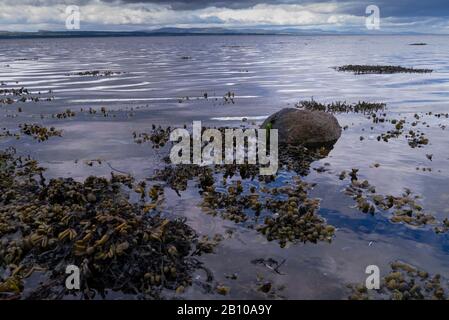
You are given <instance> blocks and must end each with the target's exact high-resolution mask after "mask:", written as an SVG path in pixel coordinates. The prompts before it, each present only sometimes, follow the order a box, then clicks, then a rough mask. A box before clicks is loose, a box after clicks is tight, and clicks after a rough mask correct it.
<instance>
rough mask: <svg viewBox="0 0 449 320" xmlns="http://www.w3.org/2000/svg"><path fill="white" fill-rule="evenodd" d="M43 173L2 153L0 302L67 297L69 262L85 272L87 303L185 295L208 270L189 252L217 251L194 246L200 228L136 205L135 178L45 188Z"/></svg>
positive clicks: (24, 160)
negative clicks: (112, 295)
mask: <svg viewBox="0 0 449 320" xmlns="http://www.w3.org/2000/svg"><path fill="white" fill-rule="evenodd" d="M43 172H44V169H43V168H41V167H39V165H38V163H37V162H36V161H35V160H32V159H30V158H26V157H17V156H16V155H15V153H14V151H13V150H10V151H7V152H2V153H0V192H1V198H0V239H1V242H0V272H1V273H0V298H2V299H19V298H25V299H26V298H33V299H36V298H39V299H42V298H45V299H50V298H63V297H64V296H65V295H67V294H69V292H68V290H67V289H66V288H65V286H64V283H65V277H66V275H65V269H66V266H67V265H71V264H72V265H76V266H79V267H80V269H81V272H82V277H81V281H82V283H81V287H82V288H81V289H82V291H81V292H82V297H83V298H93V297H95V295H96V294H97V293H98V294H100V295H101V296H103V297H104V296H105V295H106V294H107V293H108V291H110V290H112V291H118V292H121V293H123V294H131V295H137V296H138V297H141V298H161V297H163V295H162V291H163V289H168V290H176V292H182V291H183V290H184V288H185V287H187V286H189V285H191V284H192V277H191V274H192V272H193V271H194V270H197V269H199V268H203V267H202V265H201V263H200V262H198V261H197V260H196V259H195V258H193V257H192V256H191V254H192V253H194V252H195V251H196V252H208V251H211V250H209V249H207V248H208V245H207V244H205V241H204V240H203V241H200V242H199V247H198V248H196V247H195V244H196V243H197V235H196V233H195V232H194V230H192V229H191V228H190V227H188V226H187V225H186V224H185V223H184V221H182V220H168V219H164V218H162V217H161V216H160V215H159V212H158V210H157V201H152V204H153V205H152V206H151V207H150V208H151V210H148V205H145V204H144V203H131V202H130V201H129V199H128V196H127V194H126V192H125V191H126V190H129V188H130V187H133V179H132V178H131V177H129V176H125V175H114V174H112V177H111V178H110V179H106V178H101V177H93V176H91V177H89V178H87V179H86V180H85V181H84V182H76V181H74V180H73V179H62V178H58V179H52V180H50V181H48V182H47V181H46V180H45V178H44V176H43ZM140 187H141V188H142V183H141V184H140ZM151 194H154V192H150V195H151ZM143 198H145V196H143ZM152 198H153V199H154V197H152ZM156 199H157V196H156ZM146 212H148V213H146ZM30 278H33V279H34V281H36V280H37V281H38V282H39V284H38V285H36V286H35V287H32V285H30V283H32V282H33V281H28V279H30ZM209 278H210V276H209Z"/></svg>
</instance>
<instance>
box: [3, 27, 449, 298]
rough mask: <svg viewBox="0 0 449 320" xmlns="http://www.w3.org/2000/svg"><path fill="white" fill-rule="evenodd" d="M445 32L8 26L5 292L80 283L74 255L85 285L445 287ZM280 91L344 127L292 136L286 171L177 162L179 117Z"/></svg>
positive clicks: (196, 293) (234, 115) (428, 291)
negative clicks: (46, 34) (126, 32)
mask: <svg viewBox="0 0 449 320" xmlns="http://www.w3.org/2000/svg"><path fill="white" fill-rule="evenodd" d="M415 43H426V45H425V46H424V45H419V46H418V45H410V44H415ZM447 43H448V42H447V37H445V36H384V37H381V36H372V37H370V36H338V37H337V36H329V37H328V36H317V37H308V36H304V37H290V36H285V37H284V36H214V37H201V36H194V37H157V38H152V37H147V38H104V39H102V38H95V39H36V40H32V39H26V40H0V84H1V85H0V93H1V95H0V130H1V131H0V144H1V146H0V147H1V148H0V149H1V150H2V151H1V152H2V157H1V161H0V165H1V176H2V180H1V182H0V187H1V188H2V194H1V198H0V201H1V208H0V237H1V243H0V283H1V284H0V298H5V299H13V298H14V299H16V298H73V295H72V294H71V293H69V292H67V291H66V290H65V287H64V276H65V274H64V266H65V265H66V264H69V263H73V264H76V265H79V266H80V267H84V269H83V270H84V279H88V280H86V282H85V283H84V287H83V288H84V289H85V290H84V291H83V292H82V293H79V292H78V293H75V295H76V296H77V297H81V296H83V295H84V298H92V297H96V298H102V297H106V298H162V297H163V298H173V297H176V298H212V299H220V298H226V299H228V298H235V299H245V298H258V299H259V298H260V299H270V298H271V299H273V298H274V299H329V298H330V299H347V298H356V299H364V298H382V299H422V298H425V299H432V298H446V297H447V295H449V291H448V290H447V288H446V287H447V279H448V278H449V274H448V271H447V270H449V269H448V264H449V259H448V257H447V253H448V250H449V246H448V244H449V238H448V232H447V231H448V228H449V223H448V220H447V218H448V215H449V206H448V199H449V182H448V181H449V180H448V179H449V169H448V168H449V166H448V164H449V150H448V148H447V146H448V142H449V137H448V131H447V130H448V129H446V127H447V126H448V125H449V119H448V117H449V116H448V113H449V106H448V103H449V90H448V89H449V64H448V61H449V53H448V52H449V50H448V49H449V45H448V44H447ZM344 66H346V67H347V66H352V67H354V66H355V67H357V68H356V69H354V68H353V69H351V70H349V71H351V72H338V68H339V67H344ZM362 66H368V67H369V68H367V69H366V68H365V69H363V68H361V67H362ZM380 66H390V67H388V68H383V69H381V71H382V72H379V73H380V74H378V73H376V72H375V71H376V68H375V67H380ZM391 66H393V67H391ZM399 66H400V67H401V68H402V67H403V68H407V69H397V68H398V67H399ZM373 68H374V69H373ZM395 68H396V70H399V72H403V73H394V72H393V71H394V70H395ZM358 70H359V71H360V72H359V71H358ZM404 70H405V71H404ZM413 70H426V72H418V73H414V72H411V71H413ZM427 70H432V72H427ZM342 71H346V70H342ZM404 72H405V73H404ZM354 73H357V74H354ZM285 107H290V108H298V109H305V110H310V111H317V110H318V111H322V112H328V113H331V114H333V115H334V116H335V117H336V118H337V119H338V122H339V124H340V125H341V127H342V135H341V137H340V138H339V139H338V141H337V142H336V143H335V145H333V146H332V147H331V148H328V149H325V150H323V149H317V150H312V149H307V148H303V147H289V148H287V147H281V149H280V155H279V158H280V164H281V168H280V170H279V171H278V174H277V175H276V176H273V177H272V176H266V177H260V176H259V175H258V169H257V170H255V168H253V167H251V166H240V167H238V166H237V167H236V166H232V167H222V166H210V167H195V166H194V167H192V166H188V165H186V166H171V165H170V164H169V163H167V161H166V156H167V154H168V152H169V150H170V146H171V144H170V142H168V141H167V137H168V133H169V132H170V130H171V129H173V128H178V127H179V128H182V127H184V125H186V127H187V128H190V127H191V125H192V121H202V124H203V126H206V127H217V128H223V127H232V128H237V127H242V128H256V127H258V126H260V125H261V124H262V123H263V122H264V120H265V119H266V118H267V117H268V116H270V115H271V114H273V113H275V112H277V111H279V110H281V109H282V108H285ZM153 125H154V126H153ZM41 168H45V170H43V169H41ZM92 176H95V178H93V177H92ZM89 177H90V178H89ZM52 179H53V180H52ZM368 265H377V266H379V268H380V271H381V286H382V288H381V290H380V291H378V292H369V291H368V292H366V290H365V289H364V288H363V287H361V286H360V285H361V284H364V282H365V279H366V277H367V274H365V269H366V267H367V266H368ZM131 275H134V276H131ZM348 285H349V286H348ZM86 287H89V290H86Z"/></svg>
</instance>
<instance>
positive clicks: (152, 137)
mask: <svg viewBox="0 0 449 320" xmlns="http://www.w3.org/2000/svg"><path fill="white" fill-rule="evenodd" d="M170 133H171V128H170V127H167V128H163V127H161V126H157V127H156V126H155V125H154V124H153V126H152V130H151V132H150V133H145V132H142V133H137V132H133V137H134V142H135V143H137V144H141V143H144V142H147V141H150V142H151V144H152V147H153V149H159V148H163V147H164V146H165V145H166V144H167V142H168V141H169V140H170Z"/></svg>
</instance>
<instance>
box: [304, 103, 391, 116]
mask: <svg viewBox="0 0 449 320" xmlns="http://www.w3.org/2000/svg"><path fill="white" fill-rule="evenodd" d="M386 106H387V105H386V104H385V103H378V102H366V101H359V102H357V103H347V102H346V101H336V102H332V103H327V104H324V103H320V102H317V101H315V100H313V99H312V100H303V101H299V102H298V103H297V104H296V105H295V107H296V108H299V109H305V110H310V111H323V112H330V113H363V114H366V113H372V112H378V111H383V110H385V108H386Z"/></svg>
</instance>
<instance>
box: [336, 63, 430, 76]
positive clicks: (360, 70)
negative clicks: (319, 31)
mask: <svg viewBox="0 0 449 320" xmlns="http://www.w3.org/2000/svg"><path fill="white" fill-rule="evenodd" d="M335 69H336V70H337V71H340V72H353V73H354V74H357V75H358V74H392V73H431V72H433V70H432V69H416V68H406V67H401V66H382V65H357V64H356V65H354V64H348V65H344V66H341V67H336V68H335Z"/></svg>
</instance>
